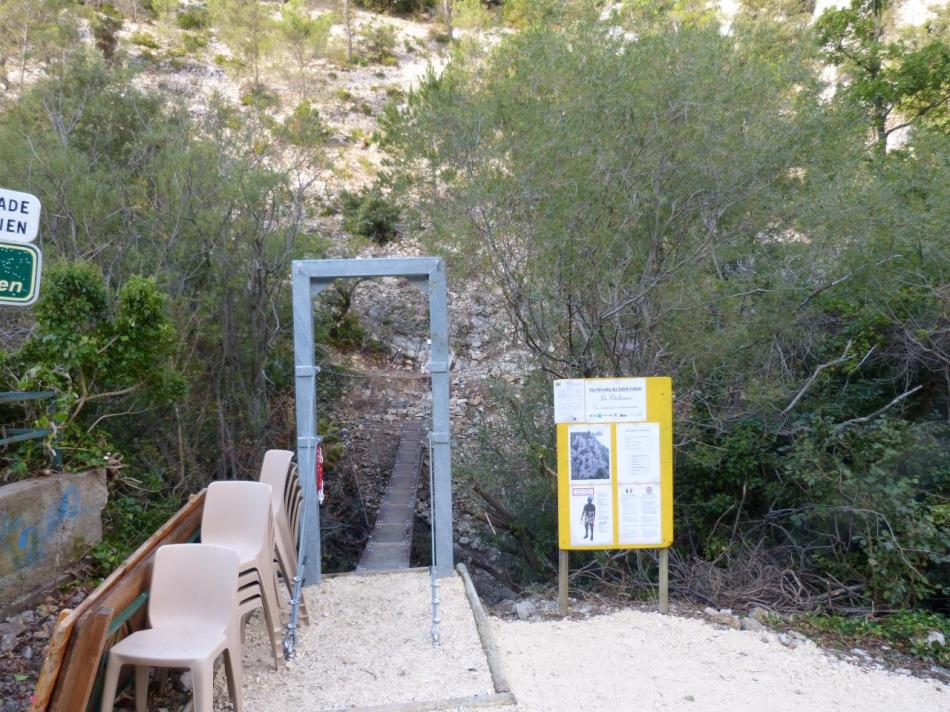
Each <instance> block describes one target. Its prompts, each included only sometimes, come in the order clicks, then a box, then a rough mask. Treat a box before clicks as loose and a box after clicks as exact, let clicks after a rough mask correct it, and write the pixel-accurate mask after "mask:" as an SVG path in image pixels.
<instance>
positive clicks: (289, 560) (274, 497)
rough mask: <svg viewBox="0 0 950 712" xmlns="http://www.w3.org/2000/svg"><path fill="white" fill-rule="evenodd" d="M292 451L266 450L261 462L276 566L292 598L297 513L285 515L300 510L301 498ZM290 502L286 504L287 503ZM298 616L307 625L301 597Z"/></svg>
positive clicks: (294, 575) (295, 556)
mask: <svg viewBox="0 0 950 712" xmlns="http://www.w3.org/2000/svg"><path fill="white" fill-rule="evenodd" d="M293 457H294V453H293V452H291V451H290V450H268V451H267V452H266V453H264V462H263V463H262V464H261V476H260V481H261V482H263V483H265V484H268V485H270V486H271V505H272V507H271V513H272V515H273V517H274V541H275V544H276V551H275V553H276V555H277V565H278V569H279V570H280V574H281V576H282V577H283V579H284V583H285V584H286V586H287V593H288V594H289V595H290V597H291V598H293V595H294V578H295V577H296V576H297V544H298V542H297V536H296V531H297V529H296V526H292V525H291V521H294V523H296V516H294V517H293V519H292V518H291V517H290V516H288V509H291V510H292V511H294V512H297V511H299V506H300V504H299V501H300V499H301V493H300V487H299V480H298V478H297V477H296V472H297V471H296V468H295V467H294V466H293V462H292V460H293ZM288 505H289V506H288ZM300 616H301V619H302V620H303V622H304V623H307V624H309V622H310V616H309V614H308V613H307V604H306V602H305V601H304V600H303V599H302V598H301V601H300Z"/></svg>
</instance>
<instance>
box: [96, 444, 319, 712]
mask: <svg viewBox="0 0 950 712" xmlns="http://www.w3.org/2000/svg"><path fill="white" fill-rule="evenodd" d="M292 460H293V453H292V452H290V451H289V450H269V451H268V452H267V453H266V454H265V456H264V462H263V464H262V466H261V481H260V482H237V481H235V482H214V483H212V484H211V485H210V486H209V487H208V491H207V494H206V495H205V503H204V510H203V511H202V516H201V542H202V543H201V544H175V545H170V546H163V547H161V548H159V549H158V551H157V552H156V554H155V565H154V568H153V572H152V583H151V591H150V594H149V607H148V617H149V625H150V626H151V627H150V628H148V629H147V630H142V631H138V632H135V633H133V634H131V635H130V636H128V637H127V638H125V639H123V640H121V641H119V642H118V643H116V644H115V645H114V646H112V648H111V650H110V651H109V660H108V663H107V666H106V678H105V683H104V688H103V696H102V703H101V708H100V709H101V711H102V712H110V711H111V710H112V707H113V705H114V703H115V696H116V687H117V685H118V681H119V674H120V672H121V669H122V666H123V665H134V666H135V708H136V711H137V712H145V710H146V703H147V694H148V670H149V667H150V666H151V667H176V668H182V667H184V668H188V669H190V670H191V672H192V679H193V684H194V712H211V711H212V695H213V671H214V661H215V660H216V659H217V658H218V656H219V655H221V654H222V653H223V654H224V660H225V666H226V669H227V670H226V671H227V677H228V691H229V692H230V696H231V702H232V705H233V707H234V710H235V712H242V710H243V701H242V697H241V679H242V674H241V644H242V642H243V638H244V625H245V623H246V620H247V617H248V616H249V615H250V614H251V613H252V612H253V611H255V610H256V609H258V608H261V609H262V610H263V614H264V621H265V625H266V627H267V635H268V637H269V638H270V644H271V650H272V652H273V655H274V664H275V666H276V667H278V668H279V667H280V666H281V664H282V663H283V658H282V655H281V643H280V633H281V624H280V606H279V600H278V596H277V570H278V569H279V570H280V573H281V575H282V576H283V578H284V581H285V583H286V584H287V587H288V590H289V591H290V593H291V596H293V588H294V577H295V576H297V556H296V552H297V546H298V543H299V542H298V531H299V529H298V523H299V517H300V510H301V505H302V502H303V493H302V491H301V488H300V481H299V478H298V477H297V474H296V469H295V468H294V466H293V463H292ZM275 557H276V561H277V569H275V567H274V561H275ZM300 613H301V617H302V619H303V620H304V621H305V622H307V621H308V615H307V609H306V605H305V604H304V603H303V602H302V601H301V609H300Z"/></svg>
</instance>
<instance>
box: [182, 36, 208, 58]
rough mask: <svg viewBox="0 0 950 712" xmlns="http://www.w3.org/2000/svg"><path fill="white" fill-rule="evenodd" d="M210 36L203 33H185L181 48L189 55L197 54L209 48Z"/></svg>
mask: <svg viewBox="0 0 950 712" xmlns="http://www.w3.org/2000/svg"><path fill="white" fill-rule="evenodd" d="M208 41H209V40H208V35H206V34H204V33H202V32H183V33H182V35H181V46H182V49H183V50H184V51H185V52H186V53H187V54H195V53H196V52H200V51H201V50H203V49H204V48H205V47H207V46H208Z"/></svg>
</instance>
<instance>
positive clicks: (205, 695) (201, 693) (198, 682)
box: [191, 662, 214, 712]
mask: <svg viewBox="0 0 950 712" xmlns="http://www.w3.org/2000/svg"><path fill="white" fill-rule="evenodd" d="M191 684H192V685H193V687H192V694H193V696H194V700H195V706H194V712H214V704H213V700H214V663H213V662H212V663H211V664H208V663H205V662H200V663H197V664H195V665H192V666H191Z"/></svg>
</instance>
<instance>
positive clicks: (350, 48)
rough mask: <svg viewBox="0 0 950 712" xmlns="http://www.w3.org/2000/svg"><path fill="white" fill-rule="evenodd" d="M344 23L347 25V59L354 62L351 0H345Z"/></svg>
mask: <svg viewBox="0 0 950 712" xmlns="http://www.w3.org/2000/svg"><path fill="white" fill-rule="evenodd" d="M343 23H344V24H345V25H346V61H347V62H350V63H351V64H352V62H353V21H352V18H351V17H350V0H343Z"/></svg>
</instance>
